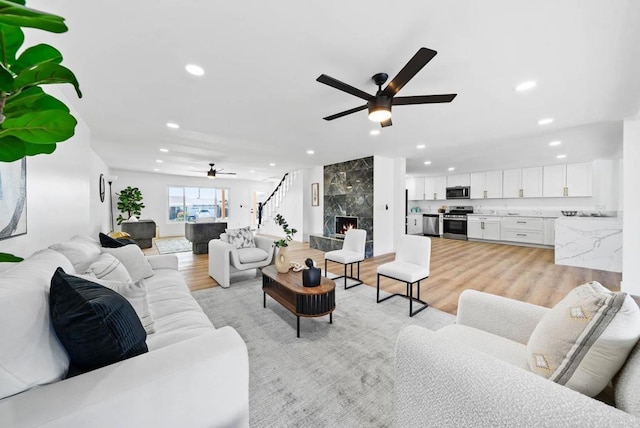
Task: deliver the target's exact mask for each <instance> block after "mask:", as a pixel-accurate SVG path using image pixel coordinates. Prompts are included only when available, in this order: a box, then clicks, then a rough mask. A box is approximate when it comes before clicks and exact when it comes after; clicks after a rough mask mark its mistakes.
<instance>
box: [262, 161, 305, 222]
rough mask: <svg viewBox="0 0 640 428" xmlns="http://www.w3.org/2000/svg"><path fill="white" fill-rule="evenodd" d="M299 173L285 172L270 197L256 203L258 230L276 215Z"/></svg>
mask: <svg viewBox="0 0 640 428" xmlns="http://www.w3.org/2000/svg"><path fill="white" fill-rule="evenodd" d="M299 173H300V172H299V171H292V172H287V173H286V174H285V175H283V176H282V179H281V180H280V182H279V183H278V185H277V186H276V188H275V189H274V190H273V192H271V195H269V197H268V198H267V199H266V200H265V201H264V202H259V203H258V229H259V228H260V227H261V226H262V225H263V224H264V223H265V222H267V221H269V220H271V219H273V217H275V215H276V214H277V213H278V208H280V205H281V204H282V202H283V201H284V199H285V197H286V196H287V193H288V192H289V189H290V188H291V186H292V185H293V183H294V182H295V180H296V178H297V177H298V175H299Z"/></svg>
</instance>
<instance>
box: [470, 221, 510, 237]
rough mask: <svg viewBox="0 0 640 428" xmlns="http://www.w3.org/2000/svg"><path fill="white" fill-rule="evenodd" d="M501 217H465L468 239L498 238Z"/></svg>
mask: <svg viewBox="0 0 640 428" xmlns="http://www.w3.org/2000/svg"><path fill="white" fill-rule="evenodd" d="M501 223H502V218H501V217H481V216H468V217H467V237H468V238H470V239H486V240H491V241H499V240H500V229H501Z"/></svg>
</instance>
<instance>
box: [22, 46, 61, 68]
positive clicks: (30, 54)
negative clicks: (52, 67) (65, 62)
mask: <svg viewBox="0 0 640 428" xmlns="http://www.w3.org/2000/svg"><path fill="white" fill-rule="evenodd" d="M45 62H51V63H54V64H60V63H61V62H62V54H61V53H60V51H59V50H58V49H56V48H54V47H53V46H49V45H45V44H39V45H35V46H31V47H30V48H27V49H26V50H25V51H24V52H22V53H21V54H20V56H19V57H18V59H17V60H16V62H15V63H14V64H13V65H12V66H11V71H13V72H14V73H15V74H20V72H21V71H22V70H24V69H25V68H29V67H33V66H35V65H38V64H43V63H45Z"/></svg>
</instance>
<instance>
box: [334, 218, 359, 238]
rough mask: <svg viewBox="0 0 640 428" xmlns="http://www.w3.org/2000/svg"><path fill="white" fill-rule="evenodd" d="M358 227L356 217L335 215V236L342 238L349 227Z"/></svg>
mask: <svg viewBox="0 0 640 428" xmlns="http://www.w3.org/2000/svg"><path fill="white" fill-rule="evenodd" d="M357 228H358V217H350V216H338V215H337V216H336V238H344V234H345V233H347V230H349V229H357Z"/></svg>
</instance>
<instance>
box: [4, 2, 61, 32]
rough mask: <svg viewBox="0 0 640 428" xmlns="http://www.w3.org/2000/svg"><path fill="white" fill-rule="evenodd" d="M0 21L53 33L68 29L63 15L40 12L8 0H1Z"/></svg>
mask: <svg viewBox="0 0 640 428" xmlns="http://www.w3.org/2000/svg"><path fill="white" fill-rule="evenodd" d="M0 22H2V23H5V24H9V25H15V26H18V27H30V28H38V29H40V30H45V31H50V32H52V33H64V32H65V31H67V29H68V28H67V26H66V25H65V23H64V18H63V17H61V16H58V15H53V14H50V13H46V12H40V11H38V10H35V9H30V8H28V7H26V6H23V5H21V4H17V3H14V2H10V1H6V0H0Z"/></svg>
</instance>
